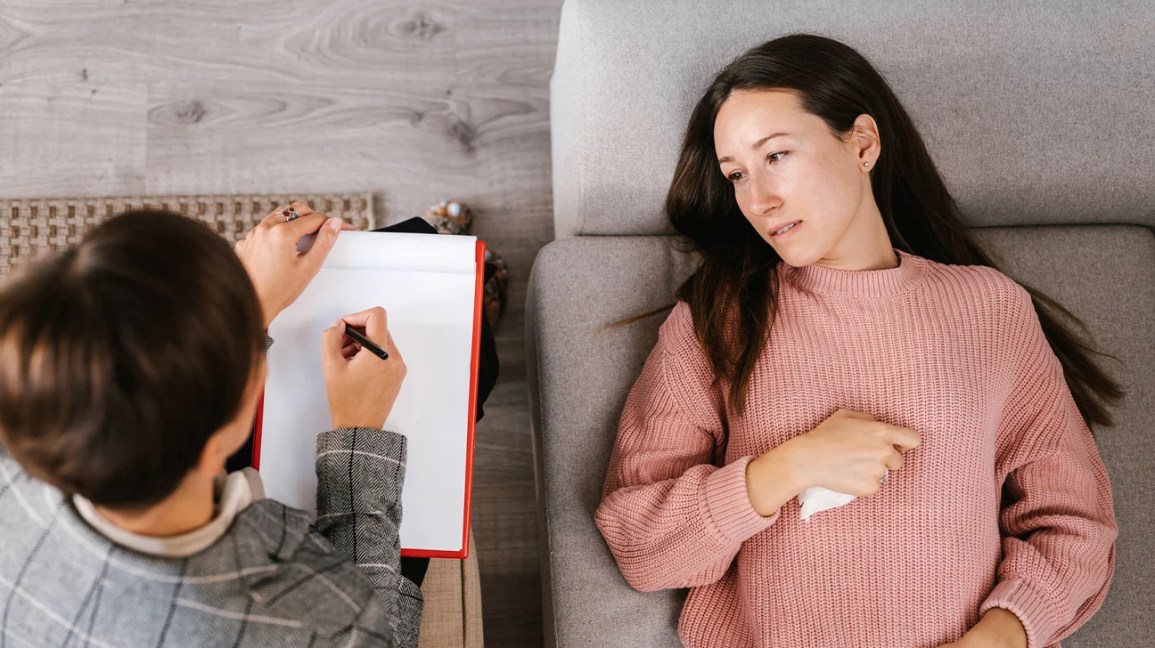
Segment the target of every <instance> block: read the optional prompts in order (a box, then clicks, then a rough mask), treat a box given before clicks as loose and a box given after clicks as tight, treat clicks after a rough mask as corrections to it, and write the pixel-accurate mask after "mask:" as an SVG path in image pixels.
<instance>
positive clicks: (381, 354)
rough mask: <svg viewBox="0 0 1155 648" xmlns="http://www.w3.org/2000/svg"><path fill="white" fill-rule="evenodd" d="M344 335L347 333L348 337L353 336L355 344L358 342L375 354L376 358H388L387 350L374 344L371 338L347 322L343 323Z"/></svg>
mask: <svg viewBox="0 0 1155 648" xmlns="http://www.w3.org/2000/svg"><path fill="white" fill-rule="evenodd" d="M345 335H348V336H349V337H351V338H353V340H354V341H355V342H356V343H357V344H360V345H361V346H362V347H364V348H366V349H368V350H369V352H370V353H372V354H373V355H375V356H377V357H378V358H381V359H382V360H388V359H389V352H388V351H386V350H385V349H382V348H381V347H379V346H377V345H376V344H373V341H372V340H370V339H369V338H367V337H365V336H364V335H363V334H362V333H361V332H360V331H358V330H357V329H355V328H353V327H352V326H349V325H348V324H345Z"/></svg>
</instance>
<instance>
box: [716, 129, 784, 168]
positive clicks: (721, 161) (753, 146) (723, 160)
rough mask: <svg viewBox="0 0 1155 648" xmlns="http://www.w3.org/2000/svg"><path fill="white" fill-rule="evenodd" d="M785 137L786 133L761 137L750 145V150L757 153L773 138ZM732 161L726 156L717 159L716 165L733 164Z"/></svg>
mask: <svg viewBox="0 0 1155 648" xmlns="http://www.w3.org/2000/svg"><path fill="white" fill-rule="evenodd" d="M786 135H787V133H774V134H773V135H767V136H766V137H763V138H762V139H760V140H758V141H757V142H754V143H753V144H751V145H750V150H752V151H757V150H758V149H759V148H760V147H761V146H762V145H763V144H765V143H766V142H769V141H770V140H772V139H774V138H775V137H784V136H786ZM733 161H734V158H732V157H730V156H729V155H727V156H726V157H720V158H718V164H724V163H726V162H733Z"/></svg>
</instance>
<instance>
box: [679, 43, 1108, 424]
mask: <svg viewBox="0 0 1155 648" xmlns="http://www.w3.org/2000/svg"><path fill="white" fill-rule="evenodd" d="M769 89H775V90H791V91H794V92H795V93H797V95H798V96H799V98H800V99H801V103H802V106H803V108H804V109H805V110H806V111H808V112H810V113H813V114H814V115H817V116H818V117H821V118H822V119H823V120H824V121H825V122H826V124H827V125H828V126H829V127H830V129H831V130H832V131H833V132H834V133H838V134H844V133H847V132H849V131H850V129H851V127H852V125H853V124H854V120H855V119H856V118H857V117H858V116H859V115H862V114H868V115H870V116H871V117H873V118H874V120H875V122H876V123H877V124H878V132H879V136H880V139H881V140H882V144H883V146H882V154H881V156H880V157H879V158H878V161H877V162H876V166H875V168H874V171H873V172H872V173H871V186H872V189H873V192H874V199H875V202H876V203H877V204H878V209H879V211H881V212H882V218H883V221H884V222H885V224H886V230H887V233H888V234H889V235H890V240H891V243H892V244H893V245H894V247H896V248H898V249H900V250H903V251H906V252H909V253H911V254H915V255H917V256H921V257H924V258H927V259H930V260H932V261H937V262H939V263H945V264H963V265H984V266H990V267H996V266H995V264H994V262H993V261H992V260H991V258H990V257H989V255H988V254H987V253H986V251H984V250H983V248H982V247H981V246H980V245H979V244H978V243H977V242H976V241H975V239H974V238H973V237H972V235H971V233H970V232H969V231H968V230H967V227H966V225H965V224H964V222H963V219H962V216H961V214H960V213H959V209H958V206H957V205H956V204H955V201H954V198H953V197H951V195H950V192H948V191H947V188H946V185H945V184H944V183H943V180H942V177H940V176H939V173H938V169H937V168H936V167H935V165H934V162H933V161H932V160H931V158H930V154H929V153H927V150H926V146H925V145H924V144H923V141H922V137H920V136H919V134H918V131H917V130H916V129H915V127H914V123H913V122H912V121H911V119H910V117H909V116H908V115H907V113H906V110H905V109H903V107H902V105H901V104H900V103H899V101H898V98H897V97H895V95H894V92H893V91H892V90H891V89H890V86H889V85H888V84H887V83H886V81H885V80H884V79H883V78H882V75H880V74H879V73H878V72H877V71H876V70H875V69H874V67H873V66H871V65H870V63H869V62H868V61H867V60H866V59H865V58H864V57H863V56H862V55H861V54H859V53H858V52H857V51H855V50H854V49H853V48H851V47H849V46H847V45H844V44H842V43H840V42H838V41H834V40H831V39H829V38H823V37H821V36H813V35H807V34H795V35H791V36H785V37H783V38H778V39H776V40H772V41H770V42H768V43H765V44H763V45H760V46H758V47H755V48H754V49H751V50H750V51H748V52H746V53H745V54H743V55H742V56H740V57H738V58H737V59H735V60H734V61H733V62H732V63H730V64H729V65H727V66H726V67H725V68H724V69H723V70H722V71H721V72H719V73H718V76H717V77H716V78H715V79H714V82H713V83H711V84H710V87H709V88H708V89H707V90H706V93H705V95H704V96H703V97H702V98H701V100H699V101H698V105H697V106H696V107H695V108H694V112H693V114H692V115H691V117H690V123H689V126H688V127H687V130H686V138H685V141H684V142H683V144H682V152H681V155H680V157H679V159H678V166H677V169H676V171H675V173H674V180H673V183H672V184H671V186H670V191H669V193H668V195H667V197H666V212H667V214H668V215H669V217H670V221H671V223H672V224H673V226H674V229H676V230H677V231H678V232H679V233H680V234H681V235H682V236H683V237H684V238H685V239H686V240H687V241H688V242H689V244H690V247H691V248H692V249H693V250H695V251H697V252H698V253H699V254H700V255H701V257H702V264H701V266H699V267H698V269H697V271H695V272H694V274H693V275H692V276H691V277H690V278H689V279H688V280H686V282H685V283H684V284H682V286H681V287H680V288H679V289H678V292H677V297H678V299H679V300H682V301H685V302H686V303H687V304H689V306H690V312H691V313H692V315H693V319H694V330H695V333H696V335H697V337H698V340H699V341H700V342H701V344H702V347H703V349H705V352H706V359H707V361H708V362H709V364H710V367H711V368H712V370H713V371H714V376H715V379H716V380H717V381H725V382H727V383H728V384H729V390H730V399H731V401H732V403H733V406H734V407H735V408H736V409H737V411H742V409H743V408H744V406H745V402H746V395H747V392H748V389H749V386H750V376H751V373H752V372H753V370H754V364H755V362H756V361H757V359H758V357H759V355H761V353H762V351H763V349H764V348H765V346H766V342H767V339H768V336H769V331H770V328H771V327H772V326H773V323H774V318H775V312H776V310H777V294H776V287H777V285H778V277H777V264H778V262H779V261H780V260H781V257H780V256H778V253H777V252H775V251H774V248H772V247H771V246H770V245H769V244H767V243H766V242H765V241H764V240H763V239H762V237H761V236H759V235H758V233H757V232H756V231H755V230H754V229H753V228H752V227H751V226H750V224H749V223H748V222H747V221H746V219H745V218H744V217H743V215H742V212H741V211H740V210H739V208H738V203H737V201H736V200H735V198H734V190H733V185H731V183H730V182H729V181H727V180H726V178H724V177H723V176H722V173H721V172H720V171H719V170H718V160H717V153H716V152H715V150H714V121H715V119H716V118H717V116H718V110H719V108H721V106H722V104H723V103H724V102H725V101H726V99H727V98H728V97H729V96H730V94H731V93H732V92H734V91H735V90H769ZM1023 287H1024V288H1026V289H1027V291H1028V292H1030V294H1031V298H1032V301H1033V302H1034V305H1035V311H1036V312H1037V313H1038V316H1039V321H1040V323H1041V324H1042V328H1043V332H1044V333H1045V334H1046V336H1047V340H1048V341H1049V342H1050V344H1051V348H1052V349H1054V351H1055V355H1056V356H1058V358H1059V360H1060V361H1061V362H1062V365H1063V372H1064V375H1065V377H1066V380H1067V385H1068V386H1069V387H1070V389H1071V394H1072V395H1073V396H1074V399H1075V403H1076V404H1077V405H1078V407H1079V411H1080V412H1081V413H1082V415H1083V418H1084V419H1086V420H1087V421H1088V423H1095V424H1099V425H1112V424H1113V423H1112V418H1111V415H1110V412H1109V411H1108V406H1109V405H1110V404H1111V403H1113V402H1114V401H1116V400H1118V399H1119V398H1121V397H1122V395H1123V392H1122V390H1121V389H1120V387H1119V384H1118V383H1117V382H1115V381H1114V380H1113V379H1111V377H1110V376H1108V375H1107V374H1106V373H1104V372H1103V371H1102V370H1101V369H1100V368H1099V367H1098V366H1097V365H1096V364H1095V362H1094V361H1093V360H1092V359H1091V354H1093V353H1098V352H1097V351H1095V350H1094V349H1093V348H1092V347H1090V346H1089V345H1088V344H1087V343H1086V342H1084V341H1083V340H1082V339H1080V337H1079V336H1077V335H1076V334H1075V333H1074V332H1073V331H1072V330H1071V329H1070V328H1068V326H1067V325H1064V324H1063V323H1062V322H1060V320H1059V318H1058V317H1056V316H1055V314H1054V313H1060V314H1062V315H1063V316H1064V317H1065V318H1068V319H1069V320H1070V321H1072V322H1075V323H1078V324H1079V325H1080V326H1081V327H1083V329H1084V330H1086V327H1085V326H1084V325H1083V323H1082V322H1081V321H1080V320H1079V319H1078V318H1077V317H1075V316H1074V315H1072V314H1071V313H1070V311H1068V310H1067V309H1066V308H1064V307H1063V306H1062V305H1061V304H1059V303H1058V302H1056V301H1054V300H1053V299H1051V298H1049V297H1047V296H1046V295H1044V294H1043V293H1041V292H1040V291H1038V290H1036V289H1034V288H1031V287H1030V286H1026V285H1024V286H1023ZM767 305H769V308H767Z"/></svg>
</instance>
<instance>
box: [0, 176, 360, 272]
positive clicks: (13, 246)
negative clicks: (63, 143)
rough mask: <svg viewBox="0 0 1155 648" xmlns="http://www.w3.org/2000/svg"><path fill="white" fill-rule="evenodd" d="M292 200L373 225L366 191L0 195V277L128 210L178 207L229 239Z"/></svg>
mask: <svg viewBox="0 0 1155 648" xmlns="http://www.w3.org/2000/svg"><path fill="white" fill-rule="evenodd" d="M291 200H300V201H304V202H307V203H309V205H310V206H311V207H312V208H313V209H314V210H315V211H319V212H321V213H323V214H328V215H329V216H340V217H341V218H343V219H344V220H345V221H346V222H349V223H352V224H353V226H354V227H356V228H357V229H373V228H374V227H376V224H377V221H376V218H375V215H374V213H373V196H372V194H369V193H348V194H306V195H293V196H284V195H271V194H270V195H223V196H120V197H112V198H26V199H15V200H13V199H0V276H4V275H6V274H8V273H9V272H11V271H12V268H15V267H17V266H19V265H20V264H21V263H23V262H25V261H27V260H28V259H31V258H33V257H35V256H36V255H38V254H40V253H42V252H44V251H47V250H59V249H62V248H65V247H67V246H69V245H72V244H74V243H76V242H78V241H80V239H81V238H82V237H83V236H84V235H85V233H87V232H88V231H89V230H90V229H92V228H93V227H95V226H96V225H97V224H99V223H101V222H103V221H104V220H106V219H108V218H110V217H112V216H114V215H116V214H118V213H120V212H123V211H126V210H129V209H144V208H151V209H165V210H170V211H175V212H179V213H182V214H184V215H186V216H189V217H190V218H195V219H196V220H199V221H201V222H204V223H206V224H208V225H209V226H210V227H212V228H213V229H215V230H216V231H218V232H220V233H221V236H224V237H225V238H226V239H227V240H228V241H229V242H230V243H232V242H235V241H237V240H238V239H240V238H241V237H242V236H244V234H245V232H247V231H249V230H250V229H252V228H253V226H255V225H256V224H257V223H258V222H260V221H261V219H263V218H264V217H265V216H267V215H268V214H269V213H271V212H272V211H273V210H274V209H277V208H278V207H281V206H283V205H285V204H286V203H288V202H289V201H291Z"/></svg>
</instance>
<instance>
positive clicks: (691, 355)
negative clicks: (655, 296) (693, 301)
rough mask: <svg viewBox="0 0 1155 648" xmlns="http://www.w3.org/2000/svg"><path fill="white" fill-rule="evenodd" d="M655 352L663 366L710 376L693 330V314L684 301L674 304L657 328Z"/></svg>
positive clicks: (700, 346) (696, 335) (700, 345)
mask: <svg viewBox="0 0 1155 648" xmlns="http://www.w3.org/2000/svg"><path fill="white" fill-rule="evenodd" d="M655 351H657V352H658V353H659V354H660V355H661V357H662V362H663V363H664V364H667V365H677V366H681V367H683V368H684V369H688V370H690V371H692V372H693V373H695V374H702V375H712V374H710V370H709V366H708V364H707V362H706V356H705V353H704V351H703V349H702V344H701V342H700V341H699V340H698V334H697V332H696V331H695V330H694V315H693V312H692V311H691V310H690V305H689V304H687V303H686V302H684V301H678V302H677V303H675V304H674V308H673V309H672V310H671V311H670V314H669V315H667V316H666V320H665V321H664V322H662V325H661V327H659V329H658V342H657V345H655Z"/></svg>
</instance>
